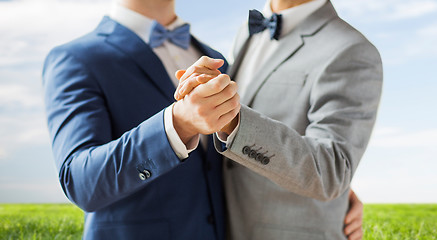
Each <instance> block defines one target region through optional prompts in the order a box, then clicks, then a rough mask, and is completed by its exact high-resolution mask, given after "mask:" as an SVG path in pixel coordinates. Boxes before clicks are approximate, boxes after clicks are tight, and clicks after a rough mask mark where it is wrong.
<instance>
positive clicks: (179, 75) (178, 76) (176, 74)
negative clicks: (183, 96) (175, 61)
mask: <svg viewBox="0 0 437 240" xmlns="http://www.w3.org/2000/svg"><path fill="white" fill-rule="evenodd" d="M185 72H186V71H185V70H177V71H176V73H175V76H176V78H177V79H178V80H179V79H180V78H181V77H182V76H183V75H184V73H185Z"/></svg>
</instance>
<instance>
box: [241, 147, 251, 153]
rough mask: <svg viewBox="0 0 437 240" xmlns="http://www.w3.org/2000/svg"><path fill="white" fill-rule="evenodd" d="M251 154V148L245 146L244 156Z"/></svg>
mask: <svg viewBox="0 0 437 240" xmlns="http://www.w3.org/2000/svg"><path fill="white" fill-rule="evenodd" d="M249 153H250V147H248V146H245V147H244V148H243V154H244V155H248V154H249Z"/></svg>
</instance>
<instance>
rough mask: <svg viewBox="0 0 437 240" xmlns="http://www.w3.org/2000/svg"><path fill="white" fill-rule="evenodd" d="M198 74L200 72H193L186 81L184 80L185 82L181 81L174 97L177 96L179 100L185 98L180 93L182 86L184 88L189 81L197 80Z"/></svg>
mask: <svg viewBox="0 0 437 240" xmlns="http://www.w3.org/2000/svg"><path fill="white" fill-rule="evenodd" d="M197 76H199V74H198V73H193V74H192V75H190V77H189V78H188V79H187V80H186V81H184V82H179V85H178V86H177V88H176V91H175V93H174V98H175V99H176V100H177V101H179V100H181V99H182V98H184V96H181V94H180V91H181V88H183V87H184V85H185V84H187V82H197V80H196V77H197Z"/></svg>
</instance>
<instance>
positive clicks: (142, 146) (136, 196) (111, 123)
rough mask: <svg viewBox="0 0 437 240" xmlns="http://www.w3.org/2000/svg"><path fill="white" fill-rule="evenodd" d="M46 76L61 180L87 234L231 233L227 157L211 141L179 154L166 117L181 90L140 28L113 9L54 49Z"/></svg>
mask: <svg viewBox="0 0 437 240" xmlns="http://www.w3.org/2000/svg"><path fill="white" fill-rule="evenodd" d="M192 43H193V44H194V45H195V46H196V47H198V49H199V50H200V51H201V52H203V53H204V54H205V55H209V56H210V57H214V58H223V56H222V55H221V54H219V53H218V52H216V51H214V50H212V49H210V48H209V47H207V46H205V45H203V44H202V43H200V42H198V41H197V40H196V39H194V38H192ZM226 68H227V65H225V66H224V68H223V69H221V70H222V71H226ZM43 84H44V89H45V102H46V111H47V115H48V126H49V130H50V134H51V137H52V140H53V142H52V145H53V152H54V157H55V161H56V166H57V169H58V171H59V180H60V183H61V186H62V188H63V190H64V192H65V194H66V195H67V197H68V198H69V199H70V200H71V201H72V202H74V203H75V204H76V205H77V206H79V207H80V208H82V209H83V210H85V212H86V215H85V216H86V217H85V229H84V239H223V238H224V231H225V230H224V198H223V186H222V172H221V157H220V156H219V155H218V153H216V152H215V150H214V147H213V146H212V145H210V146H209V148H208V149H209V151H208V152H207V153H205V152H203V150H202V149H197V150H195V151H194V152H192V153H191V154H190V157H189V158H188V159H186V160H185V161H183V162H181V161H180V160H179V159H178V157H177V156H176V155H175V153H174V151H173V149H172V148H171V146H170V144H169V141H168V139H167V136H166V133H165V131H164V120H163V119H164V117H163V109H164V108H166V107H167V106H169V105H170V104H171V103H172V102H173V101H174V100H173V93H174V91H175V88H174V86H173V85H172V83H171V80H170V78H169V76H168V74H167V72H166V70H165V68H164V66H163V65H162V63H161V61H160V60H159V58H158V57H157V56H156V55H155V54H154V53H153V51H152V49H151V48H150V47H149V46H148V45H147V44H145V43H144V42H143V41H142V40H141V39H140V38H139V37H138V36H137V35H136V34H134V33H133V32H131V31H130V30H128V29H127V28H125V27H124V26H122V25H120V24H118V23H117V22H115V21H113V20H112V19H110V18H108V17H105V18H104V19H103V20H102V22H101V23H100V25H99V26H98V27H97V29H96V30H95V31H93V32H91V33H89V34H88V35H86V36H83V37H81V38H79V39H77V40H74V41H72V42H70V43H68V44H65V45H62V46H59V47H56V48H55V49H53V50H52V51H51V52H50V54H49V55H48V57H47V59H46V62H45V66H44V71H43ZM210 144H212V141H211V142H210ZM144 170H147V171H149V172H150V173H151V175H150V177H149V178H147V179H145V180H142V179H141V178H140V176H139V175H140V173H141V172H143V171H144Z"/></svg>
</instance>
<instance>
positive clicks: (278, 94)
mask: <svg viewBox="0 0 437 240" xmlns="http://www.w3.org/2000/svg"><path fill="white" fill-rule="evenodd" d="M286 70H287V69H278V70H277V71H275V72H273V73H272V74H271V75H270V77H269V78H268V79H267V80H266V81H265V82H264V83H263V85H262V86H261V87H260V89H259V91H258V92H257V94H256V96H255V98H254V99H253V102H252V106H251V107H252V108H253V109H256V110H258V111H260V112H261V113H263V114H265V115H267V116H269V117H271V118H273V119H277V120H280V119H281V118H282V117H281V116H283V115H286V114H289V113H290V111H291V110H292V109H293V108H294V106H295V104H294V103H295V102H296V99H297V98H298V97H299V95H300V93H301V90H302V88H303V86H304V84H305V82H306V79H307V76H308V75H307V74H305V73H304V72H298V71H286Z"/></svg>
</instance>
